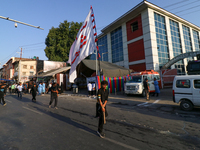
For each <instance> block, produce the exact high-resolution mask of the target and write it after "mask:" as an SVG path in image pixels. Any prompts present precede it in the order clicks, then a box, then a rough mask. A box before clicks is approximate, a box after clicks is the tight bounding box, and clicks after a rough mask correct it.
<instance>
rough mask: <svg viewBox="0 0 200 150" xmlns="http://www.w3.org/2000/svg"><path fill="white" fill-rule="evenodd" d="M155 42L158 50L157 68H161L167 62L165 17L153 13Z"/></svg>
mask: <svg viewBox="0 0 200 150" xmlns="http://www.w3.org/2000/svg"><path fill="white" fill-rule="evenodd" d="M154 19H155V28H156V40H157V49H158V59H159V67H162V66H163V65H164V64H166V63H167V62H168V61H169V49H168V39H167V31H166V24H165V17H163V16H161V15H159V14H157V13H154Z"/></svg>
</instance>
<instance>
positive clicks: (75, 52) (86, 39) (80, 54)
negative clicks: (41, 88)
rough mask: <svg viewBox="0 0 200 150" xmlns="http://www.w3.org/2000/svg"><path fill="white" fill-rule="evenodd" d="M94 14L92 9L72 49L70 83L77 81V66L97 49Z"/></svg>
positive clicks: (70, 55) (69, 61)
mask: <svg viewBox="0 0 200 150" xmlns="http://www.w3.org/2000/svg"><path fill="white" fill-rule="evenodd" d="M93 23H94V14H93V10H92V8H91V9H90V12H89V14H88V15H87V18H86V19H85V21H84V23H83V25H82V27H81V28H80V30H79V32H78V34H77V36H76V40H75V41H74V43H73V45H72V46H71V49H70V54H69V60H68V63H70V64H71V70H70V73H69V82H71V83H74V79H76V77H77V74H76V66H77V65H78V64H79V63H80V62H81V61H82V60H83V59H85V58H86V57H87V56H89V55H91V54H92V53H93V52H94V50H95V48H96V44H95V36H96V33H95V34H94V29H95V27H96V26H95V25H93Z"/></svg>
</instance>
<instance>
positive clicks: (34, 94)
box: [31, 83, 37, 102]
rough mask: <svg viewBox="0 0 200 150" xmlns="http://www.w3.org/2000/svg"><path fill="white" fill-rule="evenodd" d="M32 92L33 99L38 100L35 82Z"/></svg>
mask: <svg viewBox="0 0 200 150" xmlns="http://www.w3.org/2000/svg"><path fill="white" fill-rule="evenodd" d="M31 94H32V101H33V102H36V95H37V86H36V84H35V83H34V84H33V86H32V88H31Z"/></svg>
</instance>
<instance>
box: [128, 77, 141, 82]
mask: <svg viewBox="0 0 200 150" xmlns="http://www.w3.org/2000/svg"><path fill="white" fill-rule="evenodd" d="M139 82H142V78H141V77H136V76H133V78H132V80H129V81H128V83H139Z"/></svg>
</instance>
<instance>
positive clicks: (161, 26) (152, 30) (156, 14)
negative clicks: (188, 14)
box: [91, 0, 200, 74]
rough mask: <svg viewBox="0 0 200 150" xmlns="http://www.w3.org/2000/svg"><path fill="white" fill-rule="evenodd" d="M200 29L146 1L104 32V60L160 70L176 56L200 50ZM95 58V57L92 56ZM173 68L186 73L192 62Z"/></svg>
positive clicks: (127, 65) (101, 44) (179, 63)
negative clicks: (188, 64)
mask: <svg viewBox="0 0 200 150" xmlns="http://www.w3.org/2000/svg"><path fill="white" fill-rule="evenodd" d="M199 36H200V27H198V26H196V25H194V24H192V23H190V22H189V21H186V20H184V19H183V18H180V17H179V16H177V15H175V14H173V13H171V12H169V11H166V10H165V9H163V8H161V7H158V6H156V5H154V4H152V3H150V2H148V1H145V0H144V1H142V2H141V3H140V4H138V5H137V6H135V7H134V8H132V9H131V10H130V11H128V12H127V13H125V14H123V15H122V16H121V17H119V18H118V19H116V20H115V21H114V22H112V23H110V24H109V25H107V26H106V27H105V28H103V29H102V33H101V34H100V35H99V36H98V38H99V42H98V45H99V51H100V54H101V60H102V58H103V61H109V62H112V63H115V64H117V65H120V66H124V67H126V68H130V69H133V70H134V71H142V70H151V69H153V70H156V71H158V70H160V68H161V67H162V66H163V65H164V64H165V63H167V62H168V61H169V60H171V59H172V58H174V57H175V56H177V55H179V54H181V53H186V52H191V51H199V50H200V41H199ZM91 59H95V55H94V54H93V55H92V56H91ZM191 59H193V58H187V59H184V60H181V61H179V62H177V63H175V64H174V65H172V66H171V68H177V69H178V73H179V74H184V73H185V70H186V66H187V62H188V60H191Z"/></svg>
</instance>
